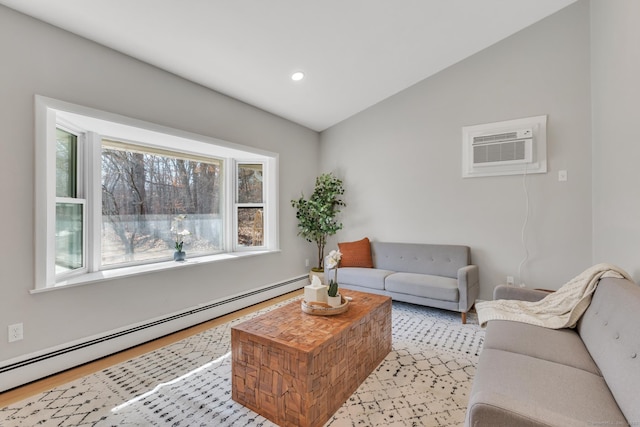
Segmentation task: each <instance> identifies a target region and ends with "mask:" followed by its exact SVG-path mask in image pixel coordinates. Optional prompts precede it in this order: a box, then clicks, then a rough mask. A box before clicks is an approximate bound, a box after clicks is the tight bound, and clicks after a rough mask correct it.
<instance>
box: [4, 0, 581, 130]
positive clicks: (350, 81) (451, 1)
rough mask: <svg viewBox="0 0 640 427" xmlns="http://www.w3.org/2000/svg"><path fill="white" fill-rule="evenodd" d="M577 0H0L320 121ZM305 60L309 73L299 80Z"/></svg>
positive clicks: (219, 87) (262, 103) (247, 98)
mask: <svg viewBox="0 0 640 427" xmlns="http://www.w3.org/2000/svg"><path fill="white" fill-rule="evenodd" d="M574 1H576V0H233V1H232V0H181V1H177V0H135V1H131V0H0V4H4V5H5V6H8V7H10V8H13V9H15V10H18V11H20V12H23V13H25V14H27V15H31V16H33V17H35V18H38V19H40V20H42V21H45V22H48V23H50V24H53V25H55V26H58V27H60V28H63V29H65V30H68V31H70V32H72V33H75V34H78V35H80V36H82V37H85V38H87V39H90V40H93V41H95V42H97V43H100V44H103V45H105V46H108V47H110V48H112V49H115V50H117V51H120V52H122V53H125V54H127V55H130V56H132V57H135V58H138V59H140V60H142V61H144V62H147V63H149V64H152V65H155V66H157V67H159V68H162V69H165V70H167V71H170V72H172V73H174V74H176V75H179V76H182V77H184V78H186V79H189V80H192V81H194V82H196V83H199V84H201V85H203V86H206V87H209V88H211V89H214V90H216V91H218V92H221V93H224V94H226V95H229V96H231V97H233V98H236V99H239V100H241V101H244V102H246V103H248V104H251V105H254V106H256V107H259V108H262V109H264V110H266V111H269V112H271V113H273V114H276V115H279V116H281V117H284V118H287V119H289V120H291V121H293V122H296V123H299V124H301V125H304V126H307V127H309V128H311V129H314V130H317V131H322V130H324V129H326V128H328V127H330V126H332V125H334V124H336V123H338V122H340V121H342V120H344V119H346V118H348V117H350V116H352V115H354V114H356V113H358V112H359V111H362V110H364V109H366V108H368V107H370V106H371V105H374V104H376V103H377V102H379V101H381V100H383V99H385V98H387V97H389V96H391V95H393V94H395V93H397V92H399V91H402V90H403V89H405V88H407V87H409V86H411V85H413V84H415V83H417V82H419V81H420V80H423V79H425V78H427V77H429V76H431V75H433V74H435V73H437V72H439V71H441V70H443V69H445V68H447V67H448V66H450V65H452V64H455V63H456V62H458V61H461V60H462V59H464V58H466V57H468V56H470V55H473V54H474V53H477V52H479V51H481V50H482V49H485V48H487V47H488V46H491V45H492V44H494V43H496V42H498V41H500V40H501V39H504V38H505V37H508V36H510V35H512V34H514V33H515V32H517V31H519V30H521V29H523V28H525V27H527V26H529V25H531V24H533V23H535V22H537V21H539V20H541V19H543V18H545V17H546V16H548V15H550V14H553V13H555V12H556V11H558V10H559V9H562V8H564V7H566V6H568V5H569V4H571V3H573V2H574ZM296 71H302V72H304V74H305V78H304V79H302V80H301V81H297V82H296V81H293V80H292V79H291V74H292V73H294V72H296Z"/></svg>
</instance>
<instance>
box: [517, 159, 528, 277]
mask: <svg viewBox="0 0 640 427" xmlns="http://www.w3.org/2000/svg"><path fill="white" fill-rule="evenodd" d="M522 187H523V188H524V197H525V214H524V222H523V223H522V231H521V232H520V238H521V240H522V247H523V248H524V258H523V259H522V261H520V265H518V281H519V283H520V285H519V286H520V287H521V288H524V287H525V286H526V285H525V283H524V280H522V266H523V265H524V263H525V262H527V260H528V259H529V249H527V236H526V230H527V224H528V222H529V189H528V188H527V164H526V163H525V165H524V173H523V174H522Z"/></svg>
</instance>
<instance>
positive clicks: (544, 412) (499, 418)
mask: <svg viewBox="0 0 640 427" xmlns="http://www.w3.org/2000/svg"><path fill="white" fill-rule="evenodd" d="M474 387H475V384H474ZM478 388H479V387H478ZM595 424H598V423H594V425H595ZM464 425H465V427H494V426H526V427H549V426H562V427H577V426H584V425H585V423H584V421H581V420H577V419H573V418H569V417H567V416H565V415H563V414H559V413H557V412H553V411H550V410H548V409H546V408H545V407H543V406H542V405H537V404H536V403H535V402H530V401H528V400H526V399H518V398H517V397H512V396H509V395H508V394H507V393H505V394H498V393H493V392H488V391H477V392H474V391H472V395H471V398H470V399H469V404H468V406H467V414H466V418H465V423H464Z"/></svg>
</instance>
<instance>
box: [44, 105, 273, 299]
mask: <svg viewBox="0 0 640 427" xmlns="http://www.w3.org/2000/svg"><path fill="white" fill-rule="evenodd" d="M36 105H37V114H36V117H37V129H38V131H37V135H36V144H37V149H36V153H37V159H36V162H37V167H36V174H37V176H36V194H37V196H36V200H37V202H36V239H37V245H36V247H37V249H36V251H37V253H36V289H41V288H50V287H55V286H60V285H65V284H77V283H84V282H90V281H95V280H101V279H103V278H106V277H118V275H121V274H122V275H131V274H135V273H136V272H137V271H149V270H150V269H151V270H153V269H161V268H172V267H173V266H175V265H176V264H175V263H174V262H173V261H172V260H173V251H174V248H175V244H176V242H183V244H184V246H183V250H185V251H186V252H187V257H188V259H189V260H196V259H197V260H199V261H200V262H202V261H210V260H216V259H217V258H216V255H220V254H224V253H228V252H234V251H240V252H241V253H248V252H250V251H256V250H258V251H269V250H275V249H277V240H275V238H274V237H273V236H276V235H277V232H276V230H275V227H276V221H275V217H276V215H275V208H276V203H275V200H276V197H275V194H276V192H275V187H276V185H275V182H276V181H275V177H276V176H277V173H276V171H275V168H276V159H277V158H276V156H275V155H273V154H271V153H266V152H261V151H258V150H251V149H248V148H247V147H242V146H238V145H235V144H231V143H227V142H225V141H220V140H215V139H212V138H206V137H203V136H198V135H192V134H187V133H185V132H181V131H177V130H175V129H168V128H163V127H160V126H157V125H152V124H149V123H144V122H139V121H135V120H133V119H129V118H125V117H119V116H113V115H110V114H108V113H104V112H100V111H96V110H91V109H88V108H84V107H80V106H75V105H72V104H67V103H63V102H61V101H56V100H51V99H48V98H43V97H37V102H36ZM240 159H241V160H240ZM51 178H54V179H51Z"/></svg>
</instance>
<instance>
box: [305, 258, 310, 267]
mask: <svg viewBox="0 0 640 427" xmlns="http://www.w3.org/2000/svg"><path fill="white" fill-rule="evenodd" d="M304 266H305V267H309V258H307V259H305V260H304Z"/></svg>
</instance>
